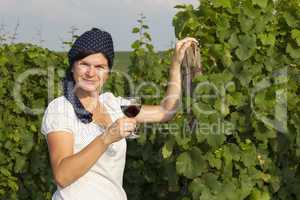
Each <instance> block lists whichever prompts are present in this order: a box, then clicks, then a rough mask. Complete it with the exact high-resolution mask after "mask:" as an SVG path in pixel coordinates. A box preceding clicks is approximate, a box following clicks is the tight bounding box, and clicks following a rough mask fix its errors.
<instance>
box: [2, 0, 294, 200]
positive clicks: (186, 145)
mask: <svg viewBox="0 0 300 200" xmlns="http://www.w3.org/2000/svg"><path fill="white" fill-rule="evenodd" d="M177 8H178V9H180V11H179V12H178V13H177V14H176V16H175V17H174V19H173V25H174V27H175V34H176V36H177V38H178V39H181V38H184V37H186V36H192V37H196V38H197V39H198V40H199V41H200V43H201V45H202V47H201V53H202V63H203V66H204V75H202V76H198V77H195V79H194V80H193V84H194V85H195V86H197V85H199V84H202V85H203V84H207V83H209V84H210V86H207V87H200V88H198V89H195V92H194V96H193V98H192V99H191V101H186V100H187V99H188V97H183V103H182V106H181V108H180V110H179V111H178V113H177V115H176V116H175V118H174V119H173V120H172V121H171V122H169V123H168V124H152V125H150V124H144V125H142V126H141V127H140V132H141V135H142V137H141V138H140V139H139V140H137V141H128V153H127V155H128V156H127V163H126V170H125V175H124V187H125V189H126V191H127V194H128V199H130V200H140V199H145V200H148V199H149V200H150V199H151V200H152V199H180V200H192V199H201V200H206V199H209V200H213V199H216V200H221V199H222V200H226V199H230V200H234V199H236V200H240V199H246V200H247V199H253V200H255V199H257V200H268V199H280V200H299V199H300V194H299V191H300V167H299V157H300V108H299V104H300V103H299V101H300V99H299V93H300V89H299V85H300V34H299V33H300V2H299V0H291V1H288V0H277V1H271V0H202V1H201V5H200V6H199V7H198V8H193V7H192V6H191V5H182V6H178V7H177ZM138 22H139V26H138V27H136V28H134V29H133V33H136V34H138V35H139V36H140V37H139V39H138V40H137V41H135V42H134V43H133V44H132V48H133V51H132V53H131V55H130V59H131V64H130V66H129V68H128V72H129V74H130V75H131V77H132V79H133V81H134V83H135V85H139V84H141V83H143V82H145V81H147V82H149V83H154V84H156V85H159V87H160V88H159V89H160V92H161V93H160V95H159V96H157V97H151V98H145V99H144V103H147V104H158V103H159V102H160V100H161V99H162V98H163V95H164V91H165V89H166V86H167V78H168V69H169V65H170V60H171V59H170V58H171V55H172V51H173V50H169V51H166V52H164V53H158V52H156V51H155V50H154V48H153V46H152V44H151V36H150V34H149V33H148V32H147V30H148V28H149V27H148V26H147V25H146V24H145V23H144V21H143V18H142V19H140V20H139V21H138ZM66 67H67V60H66V57H65V56H64V55H62V54H56V53H53V52H50V51H48V50H47V49H42V48H39V47H37V46H33V45H29V44H16V45H1V46H0V78H1V81H0V96H1V98H0V116H1V120H0V199H50V197H51V194H52V193H53V191H54V190H55V189H56V188H55V185H54V182H53V180H52V175H51V169H50V164H49V158H48V151H47V144H46V142H45V140H44V137H43V136H42V135H41V134H40V133H39V129H40V123H41V117H42V114H39V115H33V114H30V110H28V109H27V110H25V112H24V111H23V110H22V109H20V107H19V106H18V105H17V104H16V103H17V102H16V101H15V100H14V96H13V95H14V92H13V89H12V88H15V84H16V83H17V81H18V79H17V78H18V77H20V75H21V74H22V73H23V72H25V71H26V70H28V69H34V70H37V71H38V70H40V71H39V72H40V73H39V74H41V75H32V76H30V78H28V79H26V80H27V81H26V82H24V84H22V85H21V86H22V90H21V95H22V98H23V101H24V102H25V104H26V106H28V107H30V108H43V109H44V108H45V107H46V105H47V103H48V102H49V101H50V100H51V99H49V100H48V99H47V97H49V93H48V92H49V91H47V88H48V84H50V85H51V84H54V87H53V88H54V90H53V91H50V94H51V95H53V97H55V96H58V95H60V94H61V88H60V84H59V81H60V80H61V78H62V77H63V72H64V69H65V68H66ZM52 75H54V76H52ZM48 76H49V77H54V79H53V82H51V81H50V82H48V80H49V77H48ZM211 85H213V86H215V88H213V87H211ZM257 87H259V90H258V89H257ZM128 88H129V84H128V82H127V81H126V79H124V77H123V76H122V74H121V73H117V72H115V73H112V76H111V78H110V80H109V81H108V83H107V85H106V88H105V89H106V90H111V91H112V92H114V93H115V95H128V94H129V89H128ZM216 91H218V92H216ZM136 93H138V94H143V95H146V94H147V95H153V94H156V90H155V88H154V87H153V86H151V84H148V85H145V86H144V87H142V88H140V90H139V91H136ZM208 94H210V95H216V98H207V95H208ZM51 95H50V97H51ZM285 102H286V105H285ZM285 106H287V110H285ZM186 108H191V109H192V111H191V112H188V110H187V109H186ZM199 108H200V109H199ZM274 108H277V110H276V112H274ZM201 110H210V111H214V112H212V113H209V114H208V113H205V112H201ZM285 114H286V115H285ZM266 118H268V119H273V120H277V123H276V126H270V125H268V124H266V123H264V122H266V121H263V120H262V119H266ZM191 119H194V120H195V121H196V122H199V124H200V127H201V126H204V125H208V126H212V125H214V124H216V123H218V122H220V123H222V124H230V125H233V127H234V129H233V130H231V131H228V132H226V131H225V132H224V131H222V132H218V129H207V128H206V129H203V127H202V128H199V127H198V128H197V127H196V128H195V127H194V128H192V129H188V127H187V122H190V121H191ZM285 122H286V124H285ZM171 124H177V125H178V126H179V127H180V128H179V129H176V130H174V129H173V130H172V131H171V130H170V129H168V125H171Z"/></svg>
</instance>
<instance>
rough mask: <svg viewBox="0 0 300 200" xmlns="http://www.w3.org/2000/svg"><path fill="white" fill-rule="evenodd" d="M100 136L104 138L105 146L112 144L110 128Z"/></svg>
mask: <svg viewBox="0 0 300 200" xmlns="http://www.w3.org/2000/svg"><path fill="white" fill-rule="evenodd" d="M99 138H100V139H101V140H102V143H103V145H104V146H107V147H108V146H109V145H110V144H111V141H110V139H109V136H108V129H106V130H105V131H104V133H103V134H101V135H100V136H99Z"/></svg>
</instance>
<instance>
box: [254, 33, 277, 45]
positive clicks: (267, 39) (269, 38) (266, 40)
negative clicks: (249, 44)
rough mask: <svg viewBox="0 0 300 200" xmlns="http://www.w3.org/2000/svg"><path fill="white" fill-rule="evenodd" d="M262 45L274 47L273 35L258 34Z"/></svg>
mask: <svg viewBox="0 0 300 200" xmlns="http://www.w3.org/2000/svg"><path fill="white" fill-rule="evenodd" d="M258 38H259V39H260V41H261V42H262V44H263V45H265V46H267V45H270V46H274V45H275V36H274V35H273V34H260V35H259V36H258Z"/></svg>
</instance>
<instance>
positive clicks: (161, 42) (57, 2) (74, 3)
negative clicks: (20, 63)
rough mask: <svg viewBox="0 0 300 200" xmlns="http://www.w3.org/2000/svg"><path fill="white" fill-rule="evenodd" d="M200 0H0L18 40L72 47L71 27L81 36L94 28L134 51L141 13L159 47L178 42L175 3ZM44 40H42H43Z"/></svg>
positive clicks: (2, 19)
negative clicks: (173, 22)
mask: <svg viewBox="0 0 300 200" xmlns="http://www.w3.org/2000/svg"><path fill="white" fill-rule="evenodd" d="M199 2H200V0H110V1H108V0H106V1H105V0H0V24H1V25H2V27H4V31H5V32H6V33H10V34H12V33H14V32H15V31H14V30H15V29H16V27H17V24H19V26H18V28H17V33H18V35H17V37H16V38H17V39H16V40H15V42H31V43H37V44H41V45H42V46H43V47H46V48H49V49H51V50H55V51H65V50H67V49H68V47H67V46H66V45H63V44H62V41H69V40H70V38H71V34H70V33H68V32H70V30H71V27H76V28H77V29H78V30H77V31H76V34H78V35H80V34H82V33H83V32H84V31H87V30H89V29H91V28H92V27H98V28H101V29H104V30H106V31H108V32H110V33H111V35H112V37H113V41H114V47H115V50H116V51H130V50H131V44H132V42H133V41H134V40H136V39H137V35H135V34H133V33H131V30H132V28H133V27H135V26H137V25H138V23H137V20H138V19H139V16H140V13H143V15H144V16H145V17H146V24H147V25H148V26H149V27H150V30H149V32H150V34H151V36H152V43H153V45H154V48H155V49H156V50H165V49H169V48H172V47H173V46H172V45H174V42H175V41H176V39H175V34H174V28H173V27H172V18H173V16H174V15H175V14H176V13H177V12H178V11H179V10H178V9H175V8H174V6H175V5H178V4H192V5H193V6H194V7H198V6H199ZM40 41H42V42H40Z"/></svg>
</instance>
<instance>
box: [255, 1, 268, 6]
mask: <svg viewBox="0 0 300 200" xmlns="http://www.w3.org/2000/svg"><path fill="white" fill-rule="evenodd" d="M252 3H253V5H258V6H259V7H261V8H266V7H267V5H268V0H252Z"/></svg>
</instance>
